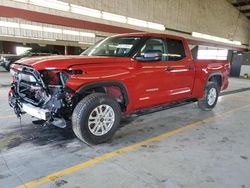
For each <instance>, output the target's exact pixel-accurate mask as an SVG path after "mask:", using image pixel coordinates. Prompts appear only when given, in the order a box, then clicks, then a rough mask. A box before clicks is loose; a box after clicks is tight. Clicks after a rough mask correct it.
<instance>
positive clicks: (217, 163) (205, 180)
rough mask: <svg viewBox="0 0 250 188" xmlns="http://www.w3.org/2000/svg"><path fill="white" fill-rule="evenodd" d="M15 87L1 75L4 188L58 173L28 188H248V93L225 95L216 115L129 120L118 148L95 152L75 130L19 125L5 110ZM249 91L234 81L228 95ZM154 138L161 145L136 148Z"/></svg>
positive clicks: (0, 173) (188, 111)
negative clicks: (79, 166) (109, 153)
mask: <svg viewBox="0 0 250 188" xmlns="http://www.w3.org/2000/svg"><path fill="white" fill-rule="evenodd" d="M9 81H10V77H9V75H8V74H6V73H4V72H1V71H0V126H1V128H0V187H1V188H10V187H16V186H18V185H22V184H23V183H26V182H30V181H33V180H37V179H40V178H41V177H44V176H48V175H50V174H52V173H55V172H58V171H59V174H60V173H61V175H62V176H61V177H54V176H55V175H54V176H49V177H47V178H45V179H42V180H41V179H40V180H38V181H35V182H34V181H33V182H32V184H27V187H28V185H38V184H40V185H39V186H38V187H50V188H54V187H55V188H57V187H70V188H79V187H115V188H117V187H135V188H138V187H167V188H182V187H185V188H186V187H187V188H196V187H197V188H199V187H202V188H210V187H211V188H215V187H216V188H217V187H226V188H231V187H232V188H237V187H239V188H248V187H250V179H249V177H250V147H249V144H250V137H249V135H250V123H249V113H250V91H245V92H238V93H232V92H230V93H226V94H227V95H224V96H222V97H220V99H219V102H218V105H217V107H216V108H215V109H214V110H213V111H211V112H203V111H200V110H199V109H198V108H197V106H196V104H195V103H193V104H189V105H186V106H181V107H177V108H172V109H169V110H164V111H160V112H156V113H152V114H149V115H146V116H141V117H138V118H133V119H127V120H123V122H122V127H121V128H120V129H119V130H118V132H117V133H116V135H115V136H114V138H113V140H112V142H110V143H107V144H102V145H98V146H94V147H89V146H87V145H85V144H83V143H82V142H80V141H79V140H78V139H76V138H75V136H74V134H73V133H72V131H71V130H70V129H59V128H55V127H42V126H34V125H32V124H31V118H30V117H29V116H23V117H22V120H21V124H20V122H19V119H17V118H15V116H14V114H13V112H12V110H11V109H10V108H9V107H8V104H7V91H8V84H9ZM249 87H250V81H249V80H241V79H230V88H229V89H228V90H229V91H234V90H238V89H241V88H249ZM194 122H196V123H194ZM185 127H186V128H185ZM176 129H177V130H182V131H179V132H178V131H175V132H173V131H174V130H176ZM161 134H164V136H160V137H157V136H158V135H161ZM152 137H157V138H159V139H156V140H151V141H150V140H149V141H146V142H143V143H141V144H137V143H139V142H141V141H144V140H147V139H150V138H152ZM136 144H137V145H136ZM131 145H132V146H131ZM135 145H136V147H135ZM124 147H127V148H130V149H129V151H128V152H124V150H126V149H122V148H124ZM131 147H132V149H131ZM118 149H120V150H121V151H123V152H120V153H118V154H117V152H116V155H115V156H114V157H106V158H105V155H104V156H103V154H105V153H108V152H113V151H116V150H118ZM95 157H99V158H97V159H95ZM90 160H92V161H93V160H94V164H93V165H88V164H90V163H91V162H89V161H90ZM77 164H82V165H81V168H80V169H79V170H76V169H75V167H72V166H74V165H77ZM70 167H72V168H70ZM68 168H70V169H68ZM64 169H67V170H64ZM62 170H64V171H62ZM23 187H25V186H23Z"/></svg>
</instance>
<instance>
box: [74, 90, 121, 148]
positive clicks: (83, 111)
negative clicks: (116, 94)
mask: <svg viewBox="0 0 250 188" xmlns="http://www.w3.org/2000/svg"><path fill="white" fill-rule="evenodd" d="M100 105H108V106H109V107H111V108H112V109H113V111H114V116H115V118H114V123H113V125H112V126H111V128H110V130H109V131H108V132H107V133H105V134H103V135H98V136H97V135H95V134H93V133H92V132H91V130H90V128H89V126H88V122H89V117H90V115H91V113H92V112H93V110H94V109H95V108H96V107H98V106H100ZM120 119H121V108H120V105H119V104H118V103H117V102H116V100H115V99H114V98H113V97H110V96H108V95H105V94H102V93H94V94H90V95H88V96H86V97H84V98H83V99H82V100H81V101H80V102H79V103H78V104H77V106H76V107H75V109H74V112H73V115H72V128H73V131H74V133H75V135H76V136H77V137H78V138H79V139H80V140H82V141H83V142H85V143H87V144H101V143H104V142H107V141H108V140H110V139H111V138H112V136H113V135H114V133H115V132H116V130H117V129H118V127H119V124H120Z"/></svg>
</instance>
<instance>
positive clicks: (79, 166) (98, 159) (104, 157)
mask: <svg viewBox="0 0 250 188" xmlns="http://www.w3.org/2000/svg"><path fill="white" fill-rule="evenodd" d="M247 107H250V104H248V105H245V106H242V107H239V108H235V109H233V110H230V111H227V112H224V113H221V114H219V115H215V116H213V117H209V118H206V119H203V120H200V121H197V122H194V123H191V124H188V125H186V126H184V127H181V128H178V129H175V130H173V131H170V132H166V133H164V134H161V135H159V136H156V137H153V138H150V139H147V140H144V141H141V142H138V143H135V144H132V145H129V146H126V147H123V148H121V149H118V150H115V151H112V152H109V153H106V154H103V155H101V156H98V157H96V158H93V159H90V160H88V161H86V162H83V163H80V164H77V165H75V166H72V167H69V168H67V169H64V170H61V171H58V172H55V173H52V174H50V175H48V176H45V177H42V178H40V179H36V180H34V181H31V182H28V183H25V184H23V185H20V186H17V188H32V187H36V186H38V185H42V184H45V183H47V182H50V181H54V180H56V179H57V178H59V177H62V176H64V175H67V174H70V173H73V172H75V171H78V170H81V169H84V168H86V167H89V166H92V165H94V164H97V163H99V162H102V161H105V160H107V159H110V158H112V157H115V156H118V155H120V154H123V153H126V152H129V151H132V150H135V149H137V148H139V147H141V146H143V145H147V144H150V143H153V142H158V141H160V140H162V139H164V138H167V137H170V136H172V135H175V134H177V133H181V132H184V131H186V130H188V129H191V128H193V127H195V126H198V125H202V124H203V123H207V122H210V121H213V120H216V119H219V118H222V117H225V116H226V115H228V114H232V113H234V112H237V111H240V110H242V109H245V108H247Z"/></svg>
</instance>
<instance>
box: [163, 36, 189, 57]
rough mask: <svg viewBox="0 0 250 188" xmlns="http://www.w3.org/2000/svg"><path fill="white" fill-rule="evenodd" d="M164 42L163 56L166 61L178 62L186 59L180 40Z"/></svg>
mask: <svg viewBox="0 0 250 188" xmlns="http://www.w3.org/2000/svg"><path fill="white" fill-rule="evenodd" d="M166 41H167V53H166V54H163V56H166V60H167V61H179V60H182V59H184V58H185V57H186V51H185V48H184V45H183V42H182V41H181V40H175V39H166Z"/></svg>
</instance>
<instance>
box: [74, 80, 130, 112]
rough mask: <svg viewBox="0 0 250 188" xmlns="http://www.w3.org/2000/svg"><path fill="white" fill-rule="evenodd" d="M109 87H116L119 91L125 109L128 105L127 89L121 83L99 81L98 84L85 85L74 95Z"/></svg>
mask: <svg viewBox="0 0 250 188" xmlns="http://www.w3.org/2000/svg"><path fill="white" fill-rule="evenodd" d="M110 86H116V87H118V88H119V89H120V90H121V93H122V95H123V98H124V106H125V107H127V106H128V104H129V97H128V91H127V87H126V86H125V84H124V83H122V82H121V81H117V80H112V81H100V82H94V83H90V84H87V85H84V86H82V87H80V88H79V89H78V90H77V91H76V93H77V94H84V93H86V92H87V91H89V90H94V89H96V88H99V89H100V88H104V87H110Z"/></svg>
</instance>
